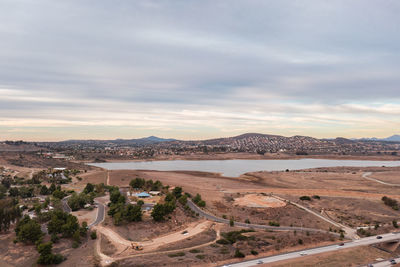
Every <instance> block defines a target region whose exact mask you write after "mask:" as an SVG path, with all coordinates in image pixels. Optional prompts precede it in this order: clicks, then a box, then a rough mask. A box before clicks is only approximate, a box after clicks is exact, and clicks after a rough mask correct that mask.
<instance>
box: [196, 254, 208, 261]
mask: <svg viewBox="0 0 400 267" xmlns="http://www.w3.org/2000/svg"><path fill="white" fill-rule="evenodd" d="M205 257H206V255H196V258H198V259H199V260H203V259H204V258H205Z"/></svg>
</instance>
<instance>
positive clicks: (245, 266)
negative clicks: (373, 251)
mask: <svg viewBox="0 0 400 267" xmlns="http://www.w3.org/2000/svg"><path fill="white" fill-rule="evenodd" d="M381 236H382V239H377V238H376V236H371V237H366V238H361V239H358V240H353V241H350V242H346V243H344V245H343V246H339V245H329V246H323V247H317V248H312V249H307V250H301V251H294V252H289V253H284V254H279V255H275V256H270V257H264V258H258V259H254V260H249V261H243V262H239V263H233V264H229V265H224V266H231V267H249V266H255V265H258V264H261V263H272V262H277V261H282V260H290V259H296V258H302V257H304V256H308V255H315V254H320V253H324V252H330V251H338V250H342V249H346V248H354V247H359V246H368V245H373V244H378V243H382V242H388V241H400V233H388V234H384V235H381ZM385 262H387V261H385ZM374 266H387V265H375V264H374Z"/></svg>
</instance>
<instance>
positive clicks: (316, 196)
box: [312, 195, 321, 199]
mask: <svg viewBox="0 0 400 267" xmlns="http://www.w3.org/2000/svg"><path fill="white" fill-rule="evenodd" d="M312 198H313V199H321V197H320V196H318V195H314V196H312Z"/></svg>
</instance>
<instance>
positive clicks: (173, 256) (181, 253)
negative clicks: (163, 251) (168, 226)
mask: <svg viewBox="0 0 400 267" xmlns="http://www.w3.org/2000/svg"><path fill="white" fill-rule="evenodd" d="M182 256H185V252H182V251H181V252H177V253H172V254H168V257H170V258H175V257H182Z"/></svg>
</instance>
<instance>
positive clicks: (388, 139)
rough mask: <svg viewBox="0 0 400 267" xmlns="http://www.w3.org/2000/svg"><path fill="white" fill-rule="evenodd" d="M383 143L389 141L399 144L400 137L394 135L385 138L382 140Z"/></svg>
mask: <svg viewBox="0 0 400 267" xmlns="http://www.w3.org/2000/svg"><path fill="white" fill-rule="evenodd" d="M383 140H384V141H390V142H400V135H398V134H395V135H392V136H390V137H387V138H385V139H383Z"/></svg>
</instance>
